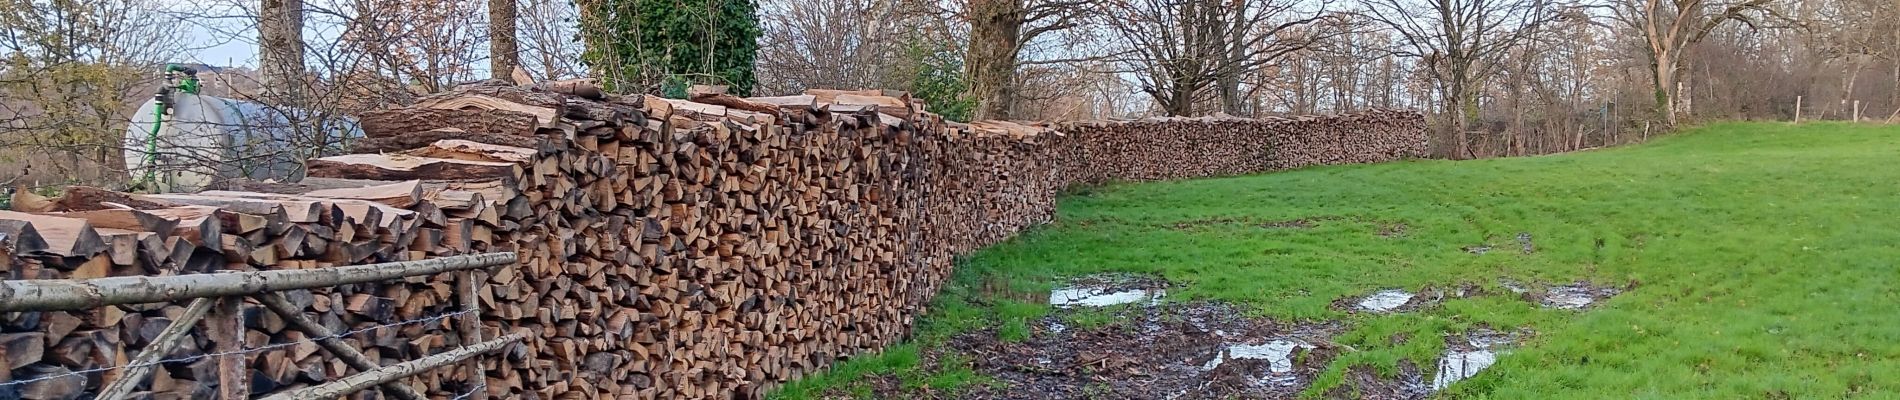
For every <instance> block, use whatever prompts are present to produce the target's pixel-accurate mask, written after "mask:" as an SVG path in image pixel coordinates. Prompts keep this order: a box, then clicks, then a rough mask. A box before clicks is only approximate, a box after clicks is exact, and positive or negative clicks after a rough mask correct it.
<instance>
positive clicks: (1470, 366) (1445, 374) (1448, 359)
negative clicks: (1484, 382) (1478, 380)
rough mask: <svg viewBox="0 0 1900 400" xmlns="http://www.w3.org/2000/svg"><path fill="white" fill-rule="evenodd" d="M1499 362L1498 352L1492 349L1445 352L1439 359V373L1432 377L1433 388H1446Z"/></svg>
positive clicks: (1436, 389)
mask: <svg viewBox="0 0 1900 400" xmlns="http://www.w3.org/2000/svg"><path fill="white" fill-rule="evenodd" d="M1497 362H1498V355H1497V353H1493V352H1491V351H1490V350H1475V351H1455V352H1451V353H1447V354H1445V359H1443V360H1439V361H1438V375H1436V376H1433V377H1432V390H1433V391H1439V390H1444V389H1445V388H1447V387H1451V384H1452V383H1456V382H1458V381H1460V380H1464V379H1465V378H1470V377H1473V376H1477V375H1478V371H1483V370H1484V369H1485V368H1490V367H1491V364H1496V363H1497Z"/></svg>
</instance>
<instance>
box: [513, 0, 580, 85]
mask: <svg viewBox="0 0 1900 400" xmlns="http://www.w3.org/2000/svg"><path fill="white" fill-rule="evenodd" d="M522 11H524V14H523V15H522V18H519V20H518V22H517V24H516V26H517V27H519V28H520V29H521V36H522V38H523V39H524V40H523V43H524V44H525V45H524V46H522V47H521V58H520V62H521V65H522V67H523V68H524V69H526V70H528V74H529V75H530V76H533V77H537V78H539V79H564V78H575V77H580V76H583V75H586V73H587V71H586V67H585V66H584V65H581V61H580V60H581V51H582V48H581V42H580V40H579V38H580V30H579V29H580V24H579V18H580V10H578V9H577V8H576V7H575V6H574V3H573V2H571V1H567V0H527V3H526V5H525V6H524V7H522Z"/></svg>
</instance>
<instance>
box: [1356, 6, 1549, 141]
mask: <svg viewBox="0 0 1900 400" xmlns="http://www.w3.org/2000/svg"><path fill="white" fill-rule="evenodd" d="M1552 1H1553V0H1364V5H1365V8H1366V16H1368V17H1369V18H1371V20H1372V21H1374V22H1376V23H1378V24H1381V25H1384V26H1386V27H1387V28H1389V29H1391V30H1392V32H1394V33H1395V34H1397V35H1398V36H1399V38H1400V40H1399V44H1398V46H1395V48H1394V52H1395V54H1398V55H1400V56H1404V57H1413V58H1419V59H1422V60H1423V62H1424V65H1423V67H1424V68H1423V69H1424V71H1425V72H1426V73H1427V74H1429V75H1430V76H1431V78H1432V81H1433V82H1434V83H1435V85H1436V86H1437V87H1436V89H1437V91H1438V95H1439V97H1440V99H1441V103H1442V104H1441V106H1440V107H1441V110H1440V111H1441V112H1442V113H1443V114H1444V118H1445V119H1446V120H1447V121H1449V123H1447V124H1444V126H1445V128H1446V129H1449V130H1451V135H1450V136H1451V138H1452V139H1451V141H1452V143H1451V145H1452V147H1451V149H1450V151H1451V152H1452V156H1453V157H1459V158H1465V157H1470V156H1471V152H1470V143H1468V141H1467V136H1466V130H1467V129H1469V126H1470V122H1471V120H1472V119H1474V118H1475V117H1476V116H1475V114H1477V108H1476V106H1477V104H1476V103H1475V102H1474V100H1476V98H1477V95H1478V91H1479V90H1480V88H1481V87H1482V85H1483V81H1484V80H1485V79H1489V78H1490V77H1492V76H1493V75H1495V74H1496V73H1497V72H1498V69H1499V68H1501V67H1502V64H1500V63H1499V62H1498V61H1499V60H1500V59H1502V57H1503V55H1504V54H1505V52H1508V51H1510V50H1511V49H1512V48H1515V47H1517V46H1519V45H1521V44H1523V43H1524V42H1525V41H1526V40H1527V38H1529V37H1531V35H1532V34H1534V33H1536V31H1537V29H1538V27H1539V26H1541V25H1542V24H1544V23H1545V22H1548V21H1550V20H1552V19H1554V18H1557V16H1558V15H1559V14H1558V13H1557V12H1556V11H1558V10H1557V6H1556V5H1555V4H1553V3H1552Z"/></svg>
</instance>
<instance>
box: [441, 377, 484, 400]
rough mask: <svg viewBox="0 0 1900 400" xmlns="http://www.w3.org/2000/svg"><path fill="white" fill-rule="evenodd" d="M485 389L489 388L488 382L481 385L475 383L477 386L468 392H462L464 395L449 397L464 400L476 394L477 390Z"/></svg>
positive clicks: (454, 399)
mask: <svg viewBox="0 0 1900 400" xmlns="http://www.w3.org/2000/svg"><path fill="white" fill-rule="evenodd" d="M476 379H480V378H479V377H477V378H476ZM483 390H488V384H486V383H483V384H480V385H475V388H474V389H469V390H468V392H467V393H462V395H460V396H455V398H453V399H449V400H463V399H467V398H468V397H469V396H474V395H475V392H480V391H483Z"/></svg>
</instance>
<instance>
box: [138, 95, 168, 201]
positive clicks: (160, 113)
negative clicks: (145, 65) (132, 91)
mask: <svg viewBox="0 0 1900 400" xmlns="http://www.w3.org/2000/svg"><path fill="white" fill-rule="evenodd" d="M153 102H155V103H158V107H153V108H152V132H151V133H150V134H148V135H146V137H145V178H144V179H142V180H141V181H140V183H139V185H140V186H144V187H145V189H147V190H151V191H152V192H154V193H156V192H158V185H157V183H156V181H157V180H158V130H159V129H161V128H164V126H165V102H163V101H156V100H154V101H153Z"/></svg>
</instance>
